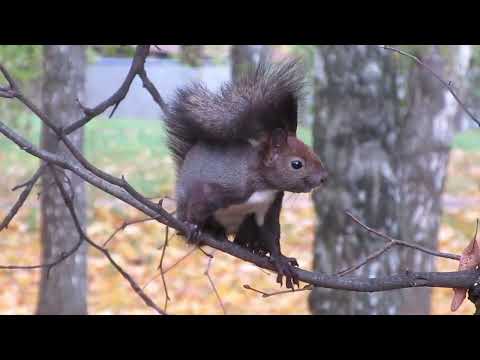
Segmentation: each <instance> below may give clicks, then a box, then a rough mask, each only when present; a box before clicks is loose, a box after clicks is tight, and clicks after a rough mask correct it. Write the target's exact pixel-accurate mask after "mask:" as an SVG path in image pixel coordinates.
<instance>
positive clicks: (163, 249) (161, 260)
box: [158, 225, 170, 311]
mask: <svg viewBox="0 0 480 360" xmlns="http://www.w3.org/2000/svg"><path fill="white" fill-rule="evenodd" d="M169 229H170V227H169V226H168V225H166V228H165V243H164V244H163V248H162V255H161V256H160V264H159V265H158V267H159V270H160V274H161V275H162V283H163V289H164V291H165V305H164V310H165V311H167V305H168V302H169V301H170V296H168V288H167V282H166V281H165V274H164V273H163V259H164V257H165V253H166V251H167V247H168V239H169V238H168V231H169Z"/></svg>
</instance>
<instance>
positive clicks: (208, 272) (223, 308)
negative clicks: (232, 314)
mask: <svg viewBox="0 0 480 360" xmlns="http://www.w3.org/2000/svg"><path fill="white" fill-rule="evenodd" d="M213 253H214V252H213ZM213 253H212V254H209V255H210V256H209V259H208V264H207V268H206V269H205V272H204V273H203V274H204V275H205V276H206V277H207V279H208V282H209V283H210V286H211V288H212V290H213V292H214V293H215V296H216V297H217V300H218V303H219V304H220V306H221V307H222V311H223V315H227V310H226V309H225V305H224V304H223V301H222V298H221V297H220V294H219V293H218V291H217V287H216V286H215V283H214V282H213V279H212V277H211V276H210V267H211V265H212V261H213Z"/></svg>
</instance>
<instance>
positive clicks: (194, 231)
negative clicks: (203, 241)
mask: <svg viewBox="0 0 480 360" xmlns="http://www.w3.org/2000/svg"><path fill="white" fill-rule="evenodd" d="M185 224H186V225H187V227H188V229H189V231H188V235H187V236H186V238H187V241H188V242H189V243H190V244H194V245H199V243H200V237H201V235H202V231H201V229H200V226H199V225H197V224H192V223H189V222H186V223H185Z"/></svg>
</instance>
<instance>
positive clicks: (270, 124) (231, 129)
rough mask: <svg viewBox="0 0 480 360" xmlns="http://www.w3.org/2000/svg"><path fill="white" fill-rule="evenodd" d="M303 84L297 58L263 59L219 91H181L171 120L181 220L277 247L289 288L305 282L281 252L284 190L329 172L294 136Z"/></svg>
mask: <svg viewBox="0 0 480 360" xmlns="http://www.w3.org/2000/svg"><path fill="white" fill-rule="evenodd" d="M302 84H303V80H302V77H301V76H300V72H299V71H298V69H297V66H296V61H287V62H284V63H282V64H279V65H268V64H266V63H264V62H262V63H261V64H260V65H259V66H258V67H257V68H256V69H254V70H252V71H250V72H248V73H247V74H246V75H245V76H243V77H242V78H241V79H240V80H239V81H238V82H236V83H228V84H226V85H225V86H224V87H222V89H221V91H220V93H219V94H213V93H211V92H210V91H208V90H207V89H205V88H204V87H203V86H201V85H198V84H197V85H191V86H189V87H187V88H184V89H181V90H179V91H178V93H177V97H176V99H175V101H174V102H173V105H172V106H171V108H170V111H169V114H168V116H167V119H166V127H167V131H168V142H169V147H170V150H171V152H172V155H173V157H174V159H175V162H176V166H177V186H176V197H177V217H178V219H180V220H182V221H187V222H189V223H191V224H193V225H195V226H197V228H198V229H199V231H207V232H210V233H211V234H212V235H213V236H215V237H217V238H218V239H223V240H226V235H227V233H232V231H235V233H234V235H235V240H234V241H235V242H236V243H237V244H240V245H242V246H244V247H246V248H247V249H249V250H250V251H252V252H254V253H257V254H261V255H266V254H270V257H271V259H272V261H273V262H274V264H275V266H276V267H277V271H278V273H279V279H278V281H279V282H280V283H281V282H282V275H285V276H286V284H287V286H288V287H293V283H292V281H293V282H294V283H298V282H297V281H296V277H295V274H294V272H293V271H292V269H291V266H294V265H296V261H295V259H293V258H287V257H285V256H283V255H282V253H281V251H280V222H279V218H280V211H281V207H282V199H283V195H284V191H291V192H309V191H310V190H312V189H313V188H315V187H317V186H320V185H321V184H322V183H323V182H324V180H325V178H326V171H325V169H324V167H323V165H322V163H321V161H320V159H319V158H318V157H317V156H316V155H315V154H314V153H313V152H312V151H311V149H309V148H308V147H307V146H306V145H305V144H304V143H303V142H302V141H300V140H299V139H298V138H297V137H296V136H295V132H296V129H297V107H298V101H299V96H300V92H301V88H302ZM294 163H295V164H294ZM298 163H301V165H302V166H301V167H299V168H297V166H296V165H298ZM232 221H233V225H232ZM232 229H234V230H232Z"/></svg>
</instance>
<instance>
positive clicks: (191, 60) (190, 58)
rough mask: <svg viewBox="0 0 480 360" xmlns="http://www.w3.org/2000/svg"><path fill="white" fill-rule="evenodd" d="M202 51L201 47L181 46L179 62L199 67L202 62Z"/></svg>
mask: <svg viewBox="0 0 480 360" xmlns="http://www.w3.org/2000/svg"><path fill="white" fill-rule="evenodd" d="M203 50H204V48H203V45H181V47H180V61H181V62H183V63H185V64H187V65H190V66H193V67H197V66H200V65H202V63H203V60H204V53H203Z"/></svg>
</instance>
